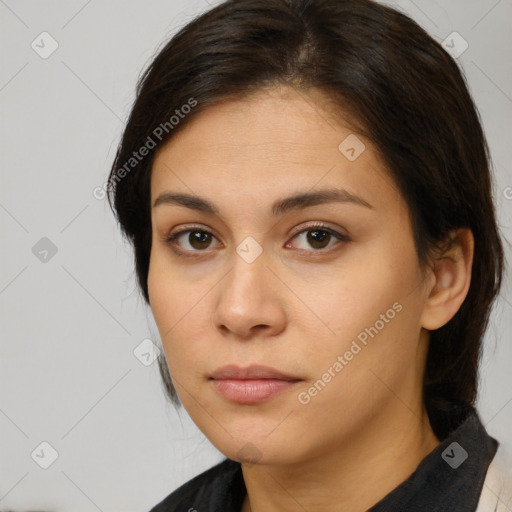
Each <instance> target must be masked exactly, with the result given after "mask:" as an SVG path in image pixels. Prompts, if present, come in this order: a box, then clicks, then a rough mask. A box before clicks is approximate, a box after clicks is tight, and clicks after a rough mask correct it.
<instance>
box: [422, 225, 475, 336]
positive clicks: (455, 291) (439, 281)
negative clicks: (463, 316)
mask: <svg viewBox="0 0 512 512" xmlns="http://www.w3.org/2000/svg"><path fill="white" fill-rule="evenodd" d="M450 239H451V243H450V246H449V247H448V249H447V250H446V251H444V252H443V253H442V254H441V255H439V256H438V257H437V258H436V259H435V261H434V265H433V270H432V271H431V272H432V273H433V277H434V284H433V286H432V288H431V289H430V292H429V295H428V297H427V298H426V301H425V306H424V309H423V314H422V317H421V325H422V327H423V328H425V329H428V330H435V329H439V328H440V327H442V326H443V325H445V324H447V323H448V322H449V321H450V320H451V319H452V318H453V316H455V314H456V313H457V311H458V310H459V309H460V307H461V305H462V303H463V302H464V299H465V298H466V295H467V293H468V291H469V286H470V283H471V269H472V266H473V254H474V243H475V242H474V237H473V233H472V232H471V230H470V229H469V228H459V229H457V230H454V231H452V232H451V233H450Z"/></svg>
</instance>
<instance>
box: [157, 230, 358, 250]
mask: <svg viewBox="0 0 512 512" xmlns="http://www.w3.org/2000/svg"><path fill="white" fill-rule="evenodd" d="M308 231H323V232H325V233H328V234H329V235H331V236H333V237H334V238H336V239H337V240H338V242H350V241H351V240H350V238H349V237H347V236H346V235H343V234H341V233H339V232H338V231H335V230H334V229H332V228H329V227H328V226H326V225H325V224H322V223H314V224H312V225H310V226H307V227H306V228H304V229H302V230H301V231H298V232H297V233H295V234H294V235H293V236H292V238H291V239H292V240H293V239H295V238H297V237H298V236H299V235H301V234H302V233H307V232H308ZM193 232H198V233H207V234H209V235H212V236H213V237H214V238H215V235H214V234H213V233H211V232H210V231H208V230H207V229H204V228H202V227H200V226H191V227H188V228H187V229H182V230H181V231H178V232H176V233H173V234H171V235H168V236H166V237H165V238H164V241H165V242H166V243H168V244H169V245H171V246H172V249H173V251H174V252H176V253H177V254H179V255H180V256H181V255H182V256H185V257H190V258H197V257H200V256H202V253H205V252H207V250H208V249H205V250H194V251H190V250H183V249H179V246H178V244H177V243H176V240H177V239H178V238H179V237H180V236H182V235H184V234H185V233H193ZM336 245H338V243H335V244H333V246H331V247H329V248H327V249H311V250H308V249H299V251H307V252H313V253H322V252H330V250H331V249H332V247H334V246H336ZM191 253H192V254H193V253H197V254H195V255H193V256H192V255H191Z"/></svg>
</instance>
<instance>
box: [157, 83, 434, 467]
mask: <svg viewBox="0 0 512 512" xmlns="http://www.w3.org/2000/svg"><path fill="white" fill-rule="evenodd" d="M320 104H321V96H320V95H318V94H316V95H314V94H313V93H310V94H307V95H306V94H300V95H299V94H298V93H296V92H294V91H293V90H291V89H288V88H283V89H273V90H269V91H266V92H263V91H261V92H258V93H256V94H255V95H253V96H251V97H249V98H248V99H245V100H240V101H230V102H225V103H223V104H218V105H216V106H213V107H210V108H208V109H206V110H205V111H203V112H202V113H200V114H198V115H197V117H196V118H195V119H194V120H193V121H191V123H190V124H189V125H188V126H187V127H186V128H185V129H184V130H183V131H182V132H180V133H178V134H177V136H176V137H174V138H173V139H172V140H171V141H170V142H168V143H167V144H166V145H165V146H163V147H162V148H161V150H160V151H159V152H158V153H157V156H156V158H155V161H154V166H153V170H152V178H151V204H152V230H153V239H152V249H151V260H150V267H149V276H148V287H149V295H150V302H151V308H152V311H153V314H154V317H155V321H156V323H157V326H158V329H159V333H160V336H161V339H162V343H163V347H164V351H165V356H166V359H167V363H168V367H169V371H170V374H171V376H172V379H173V383H174V385H175V387H176V390H177V392H178V395H179V398H180V400H181V402H182V403H183V405H184V407H185V409H186V410H187V411H188V413H189V414H190V416H191V418H192V420H193V421H194V422H195V423H196V424H197V425H198V427H199V428H200V429H201V430H202V432H203V433H204V434H205V435H206V436H207V437H208V438H209V439H210V440H211V441H212V443H213V444H214V445H215V446H216V447H217V448H218V449H219V450H220V451H221V452H223V453H224V454H225V455H226V456H227V457H230V458H232V459H235V460H248V459H252V460H253V461H256V460H259V461H260V463H274V464H276V463H293V462H296V461H299V460H305V459H306V458H308V457H314V456H317V455H321V454H322V453H328V452H330V451H332V450H333V449H334V447H340V446H343V445H346V446H349V445H350V443H352V442H353V441H354V440H356V439H361V436H367V435H371V430H372V429H374V428H375V426H376V425H378V424H381V425H380V427H379V428H381V429H382V428H388V429H390V430H392V429H393V428H396V425H398V424H399V422H400V421H402V420H403V418H404V417H407V418H408V420H410V421H416V422H418V420H417V417H418V416H419V415H420V414H421V408H422V401H421V381H422V372H423V368H424V365H425V355H426V350H427V345H428V336H427V331H425V330H424V329H422V312H423V308H424V305H425V302H426V298H427V296H428V286H425V283H427V285H428V282H427V281H428V279H425V278H424V277H423V274H422V273H421V272H420V267H419V265H418V260H417V256H416V252H415V247H414V242H413V234H412V230H411V223H410V218H409V213H408V209H407V206H406V204H405V202H404V200H403V198H402V197H401V195H400V193H399V191H398V189H397V187H396V186H395V184H394V183H393V181H392V180H391V178H390V177H389V176H388V175H387V173H386V171H385V170H384V167H383V165H382V163H381V161H380V160H379V158H378V156H377V154H376V152H375V150H374V148H373V147H372V145H371V144H370V142H369V141H368V140H367V139H364V138H363V137H361V136H358V137H357V138H356V136H355V135H354V134H353V133H352V132H351V131H350V129H348V128H344V127H343V126H340V125H339V124H336V123H335V122H334V121H333V120H332V119H331V118H330V117H329V115H328V113H326V111H325V110H323V109H321V108H320V106H319V105H320ZM363 144H364V146H363ZM335 192H336V193H337V194H338V196H337V197H335V194H334V193H335ZM171 194H174V195H176V194H179V195H183V196H185V195H186V196H193V198H195V199H193V198H190V199H186V198H185V197H181V198H179V197H174V199H173V198H172V197H171V196H170V195H171ZM322 194H323V195H322ZM291 196H300V199H288V198H290V197H291ZM308 198H309V199H308ZM207 205H208V206H210V207H211V208H208V207H207ZM185 230H189V231H185ZM177 233H181V234H179V235H178V236H176V237H175V238H174V239H173V240H172V241H168V239H169V238H170V237H172V236H173V235H175V234H177ZM226 366H227V367H228V368H226ZM256 366H257V367H261V366H263V367H266V369H265V368H263V369H262V368H256ZM223 370H224V371H223ZM251 370H253V371H252V372H251ZM415 417H416V419H414V418H415ZM384 420H385V421H384ZM383 425H386V427H383ZM381 431H382V430H379V432H381ZM373 433H375V432H373Z"/></svg>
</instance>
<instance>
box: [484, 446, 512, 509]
mask: <svg viewBox="0 0 512 512" xmlns="http://www.w3.org/2000/svg"><path fill="white" fill-rule="evenodd" d="M509 510H512V453H511V452H510V451H509V450H507V449H505V448H504V447H503V445H502V444H501V443H500V444H499V445H498V450H497V451H496V454H495V456H494V458H493V459H492V461H491V463H490V464H489V468H488V469H487V474H486V476H485V480H484V485H483V487H482V492H481V494H480V500H479V502H478V507H477V509H476V512H508V511H509Z"/></svg>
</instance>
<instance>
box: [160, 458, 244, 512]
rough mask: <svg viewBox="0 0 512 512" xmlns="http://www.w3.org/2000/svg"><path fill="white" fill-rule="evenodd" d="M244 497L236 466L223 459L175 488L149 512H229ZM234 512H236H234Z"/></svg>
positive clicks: (240, 473) (241, 480)
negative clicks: (205, 511)
mask: <svg viewBox="0 0 512 512" xmlns="http://www.w3.org/2000/svg"><path fill="white" fill-rule="evenodd" d="M244 495H245V486H244V484H243V476H242V470H241V467H240V464H239V463H238V462H235V461H233V460H230V459H225V460H223V461H222V462H219V464H217V465H215V466H213V467H211V468H210V469H208V470H206V471H204V472H203V473H201V474H200V475H197V476H196V477H194V478H192V479H191V480H189V481H188V482H186V483H184V484H183V485H182V486H181V487H178V489H176V490H175V491H173V492H172V493H171V494H169V496H167V497H166V498H165V499H163V500H162V501H161V502H160V503H158V504H157V505H155V506H154V507H153V508H152V509H151V510H150V512H175V511H176V512H178V511H179V512H196V511H200V510H212V511H213V510H223V511H226V512H228V511H230V510H236V508H230V507H232V506H233V504H232V502H233V500H236V501H237V502H238V501H239V500H240V499H241V498H243V496H244ZM237 512H238V511H237Z"/></svg>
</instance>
